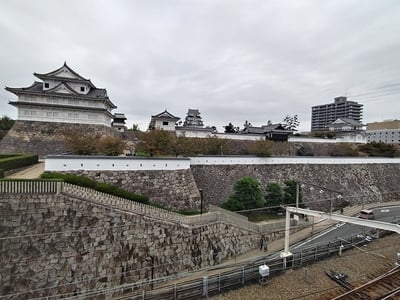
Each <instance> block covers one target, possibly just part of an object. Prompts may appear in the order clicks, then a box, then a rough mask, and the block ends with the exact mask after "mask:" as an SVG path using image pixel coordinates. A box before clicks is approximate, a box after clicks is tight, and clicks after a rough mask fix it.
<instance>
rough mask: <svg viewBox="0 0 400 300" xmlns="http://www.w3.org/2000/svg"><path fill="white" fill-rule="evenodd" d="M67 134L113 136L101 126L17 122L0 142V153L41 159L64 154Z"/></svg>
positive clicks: (113, 132)
mask: <svg viewBox="0 0 400 300" xmlns="http://www.w3.org/2000/svg"><path fill="white" fill-rule="evenodd" d="M68 132H73V133H76V132H82V133H88V134H93V135H96V134H99V135H110V134H112V135H114V134H117V133H116V131H115V130H112V128H110V127H107V126H103V125H89V124H70V123H49V122H36V121H35V122H34V121H20V120H17V121H16V122H15V124H14V126H13V127H12V128H11V129H10V130H9V131H8V133H7V135H6V136H5V137H4V138H3V139H2V140H1V141H0V153H33V154H38V155H39V156H41V157H43V156H45V155H47V154H57V153H62V152H66V151H68V150H69V149H68V148H67V147H66V145H65V143H64V135H65V134H66V133H68Z"/></svg>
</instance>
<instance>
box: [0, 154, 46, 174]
mask: <svg viewBox="0 0 400 300" xmlns="http://www.w3.org/2000/svg"><path fill="white" fill-rule="evenodd" d="M38 161H39V158H38V156H37V155H31V154H20V155H8V156H5V157H4V156H3V158H1V157H0V169H3V170H4V171H8V170H13V169H18V168H22V167H26V166H30V165H33V164H36V163H37V162H38Z"/></svg>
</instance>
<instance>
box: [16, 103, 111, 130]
mask: <svg viewBox="0 0 400 300" xmlns="http://www.w3.org/2000/svg"><path fill="white" fill-rule="evenodd" d="M18 120H22V121H39V122H58V123H74V124H93V125H106V126H108V127H110V126H111V118H110V117H108V116H107V115H105V114H104V113H103V112H99V111H92V112H88V111H87V110H85V111H83V110H82V111H79V110H76V109H75V110H68V109H57V108H42V109H40V108H37V107H34V106H32V107H26V106H25V107H23V108H19V109H18Z"/></svg>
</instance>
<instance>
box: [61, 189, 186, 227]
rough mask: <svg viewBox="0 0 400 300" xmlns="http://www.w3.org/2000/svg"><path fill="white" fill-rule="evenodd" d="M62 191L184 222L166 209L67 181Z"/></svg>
mask: <svg viewBox="0 0 400 300" xmlns="http://www.w3.org/2000/svg"><path fill="white" fill-rule="evenodd" d="M62 192H63V193H64V194H66V195H70V196H72V197H78V198H82V199H84V200H87V201H90V202H95V203H98V204H100V205H104V206H107V207H112V208H115V209H121V210H124V211H127V212H132V213H135V214H140V215H144V216H148V217H154V218H157V219H162V220H165V221H172V222H178V223H182V222H184V218H185V217H184V216H182V215H180V214H177V213H174V212H171V211H169V210H166V209H162V208H157V207H154V206H150V205H146V204H142V203H139V202H134V201H132V200H128V199H124V198H121V197H116V196H113V195H109V194H105V193H101V192H98V191H95V190H92V189H88V188H83V187H79V186H76V185H72V184H69V183H64V184H63V189H62Z"/></svg>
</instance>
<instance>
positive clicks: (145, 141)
mask: <svg viewBox="0 0 400 300" xmlns="http://www.w3.org/2000/svg"><path fill="white" fill-rule="evenodd" d="M174 136H175V133H173V132H169V131H166V130H150V131H148V132H143V133H141V134H140V137H139V139H140V142H139V143H138V144H137V145H136V151H137V152H142V151H144V152H146V153H148V154H149V155H151V156H153V155H171V154H172V150H171V146H172V140H173V138H174Z"/></svg>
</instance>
